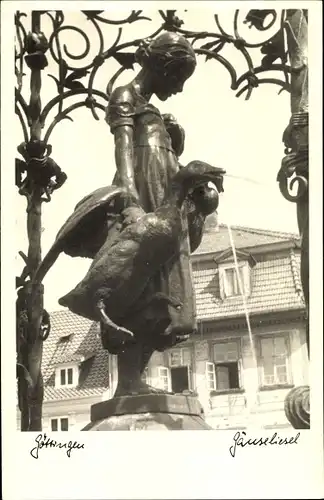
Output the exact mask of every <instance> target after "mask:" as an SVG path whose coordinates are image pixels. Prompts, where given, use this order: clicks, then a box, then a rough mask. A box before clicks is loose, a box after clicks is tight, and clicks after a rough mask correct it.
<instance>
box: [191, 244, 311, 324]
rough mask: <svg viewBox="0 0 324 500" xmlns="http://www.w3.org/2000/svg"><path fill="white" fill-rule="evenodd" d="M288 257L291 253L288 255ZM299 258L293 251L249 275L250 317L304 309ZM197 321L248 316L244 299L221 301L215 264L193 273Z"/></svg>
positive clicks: (235, 298)
mask: <svg viewBox="0 0 324 500" xmlns="http://www.w3.org/2000/svg"><path fill="white" fill-rule="evenodd" d="M287 253H288V252H287ZM299 263H300V255H299V252H298V253H297V252H296V251H294V250H290V253H289V254H288V255H285V256H279V257H276V258H272V259H271V260H261V261H259V262H257V263H256V264H255V266H254V267H253V269H251V271H250V273H251V274H250V276H251V293H250V296H249V297H247V299H246V304H247V309H248V312H249V313H250V314H256V313H271V312H280V311H288V310H293V309H296V310H297V309H302V308H304V307H305V305H304V300H303V295H302V287H301V282H300V277H299V272H298V268H299ZM193 276H194V283H195V290H196V305H197V316H198V319H200V320H203V319H209V320H210V319H215V320H217V319H227V318H231V317H233V318H234V317H239V316H242V315H244V314H245V309H244V304H243V299H242V297H241V296H237V297H229V298H225V299H222V298H221V296H220V281H219V273H218V266H217V264H216V262H214V261H210V263H209V264H208V265H203V266H199V263H198V265H197V266H196V267H195V269H194V270H193Z"/></svg>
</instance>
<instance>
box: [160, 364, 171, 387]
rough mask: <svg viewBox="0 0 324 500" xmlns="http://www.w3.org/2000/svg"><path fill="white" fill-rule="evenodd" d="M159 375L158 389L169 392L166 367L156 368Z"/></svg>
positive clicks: (169, 380)
mask: <svg viewBox="0 0 324 500" xmlns="http://www.w3.org/2000/svg"><path fill="white" fill-rule="evenodd" d="M158 373H159V388H160V389H163V390H164V391H167V392H171V378H170V370H169V368H167V367H166V366H159V367H158Z"/></svg>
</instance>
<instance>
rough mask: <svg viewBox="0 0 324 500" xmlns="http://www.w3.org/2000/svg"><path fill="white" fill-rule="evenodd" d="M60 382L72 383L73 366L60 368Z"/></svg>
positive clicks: (63, 383) (64, 383)
mask: <svg viewBox="0 0 324 500" xmlns="http://www.w3.org/2000/svg"><path fill="white" fill-rule="evenodd" d="M60 383H61V385H73V368H61V370H60Z"/></svg>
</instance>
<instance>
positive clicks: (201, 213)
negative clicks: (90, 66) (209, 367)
mask: <svg viewBox="0 0 324 500" xmlns="http://www.w3.org/2000/svg"><path fill="white" fill-rule="evenodd" d="M135 59H136V61H137V62H138V63H139V64H140V66H141V70H140V72H139V73H138V74H137V76H136V77H135V78H134V79H133V80H132V81H131V82H130V83H129V84H127V85H123V86H120V87H118V88H116V89H115V90H114V91H113V92H112V93H111V95H110V99H109V104H108V107H107V112H106V121H107V123H108V125H109V127H110V131H111V133H112V134H113V135H114V142H115V162H116V170H117V171H116V175H115V177H114V180H113V185H112V186H107V187H106V188H101V189H99V190H97V191H95V192H94V193H92V194H90V195H88V196H86V197H85V198H84V199H83V200H81V202H79V203H78V205H77V206H76V208H75V211H74V213H73V214H72V216H71V217H70V218H69V219H68V220H67V222H66V223H65V224H64V226H63V227H62V229H61V230H60V232H59V233H58V236H57V238H56V241H55V243H54V245H53V246H52V248H51V250H50V251H49V252H48V254H47V256H46V257H45V259H44V261H43V263H42V265H41V267H40V270H39V272H38V274H37V276H36V277H37V279H39V280H41V279H42V278H43V276H44V275H45V273H46V272H47V270H48V269H49V268H50V267H51V265H52V264H53V262H54V261H55V260H56V258H57V256H58V255H59V253H60V252H61V251H64V252H65V253H67V254H68V255H71V256H86V257H91V258H93V259H94V261H93V263H92V266H91V268H90V270H91V269H92V270H93V269H94V267H95V266H96V262H98V261H99V260H100V259H102V256H103V254H104V253H105V252H106V250H107V248H110V247H112V246H113V245H116V244H118V238H119V235H120V234H121V232H122V231H123V229H125V227H127V226H128V225H130V224H133V223H135V222H136V221H137V220H138V219H139V218H140V217H141V216H142V214H144V213H146V214H147V213H152V212H155V211H157V210H159V209H160V207H161V206H162V205H163V203H164V202H165V200H166V197H167V196H168V194H169V193H170V189H171V188H172V186H173V178H176V177H175V176H176V174H177V172H179V169H181V165H180V164H179V160H178V157H179V156H180V155H181V153H182V151H183V147H184V130H183V128H182V127H180V126H179V125H178V124H177V122H176V120H175V119H174V118H173V117H172V116H171V115H161V113H160V112H159V110H158V109H157V108H156V107H155V106H153V105H152V104H150V102H149V101H150V99H151V97H152V96H153V95H156V96H157V97H158V98H159V99H160V100H162V101H165V100H166V99H168V98H169V97H170V96H171V95H173V94H176V93H178V92H181V91H182V89H183V86H184V83H185V82H186V80H187V79H188V78H189V77H190V76H191V75H192V74H193V72H194V70H195V67H196V57H195V53H194V50H193V48H192V46H191V44H190V43H189V42H188V41H187V40H186V39H185V38H184V37H182V36H180V35H179V34H176V33H173V32H165V33H163V34H161V35H160V36H159V37H157V38H156V39H154V40H143V42H142V43H141V45H140V46H139V48H138V49H137V51H136V53H135ZM193 163H194V162H193ZM198 163H199V162H198ZM205 167H206V164H205ZM205 167H204V168H205ZM207 170H208V168H207ZM216 170H217V169H214V174H213V175H214V180H213V182H214V184H215V186H216V188H217V189H213V188H210V187H209V186H208V179H206V180H205V183H204V184H203V183H201V182H200V184H199V186H198V187H197V188H195V186H193V188H192V189H191V190H190V191H189V192H188V193H187V197H186V200H185V202H184V203H183V204H182V207H181V214H180V227H181V230H180V231H179V248H178V249H177V252H176V255H175V256H174V258H172V259H169V260H168V261H167V262H165V263H164V264H163V265H162V266H161V265H159V268H158V269H156V272H154V275H153V276H152V278H151V279H150V280H149V283H148V284H147V286H146V287H145V292H144V293H143V294H142V296H141V300H140V301H139V304H138V307H137V312H136V311H135V310H136V307H135V310H134V309H133V311H132V312H131V311H128V312H127V311H126V310H125V311H124V318H121V323H119V324H121V326H122V329H123V332H122V335H121V336H120V341H119V340H118V338H116V336H115V335H111V325H110V326H109V325H108V324H107V322H106V324H105V322H101V327H102V328H101V330H102V341H103V345H104V347H105V348H107V349H108V350H109V351H110V352H112V353H123V352H124V351H125V348H126V346H125V335H124V334H125V330H127V329H129V330H130V331H132V332H134V338H133V339H132V342H133V343H134V341H135V343H136V342H137V343H140V344H141V345H142V348H141V351H142V355H143V359H142V360H138V363H139V367H140V371H141V370H142V369H143V367H144V366H145V364H146V361H147V359H145V358H147V356H148V357H149V356H150V355H151V354H152V352H153V350H155V349H159V350H163V349H165V348H167V347H170V346H172V345H174V344H175V343H177V342H179V341H182V340H185V339H186V338H188V335H190V334H191V333H193V332H194V331H195V330H196V311H195V300H194V291H193V283H192V272H191V265H190V253H191V252H192V251H194V250H195V249H196V248H197V247H198V245H199V244H200V241H201V237H202V229H203V224H204V220H205V217H206V215H208V214H209V213H211V212H213V211H214V210H215V209H216V208H217V205H218V192H220V191H222V190H223V189H222V174H223V173H224V171H223V170H222V169H218V170H217V175H216V176H215V171H216ZM170 217H172V210H171V209H170ZM134 227H136V226H134ZM138 258H141V256H140V255H139V256H138ZM100 262H102V260H100ZM147 266H154V257H153V258H152V261H150V262H147ZM94 270H95V269H94ZM95 271H96V270H95ZM140 279H141V276H138V280H140ZM87 286H88V285H87ZM72 292H73V291H72ZM72 292H70V293H71V294H72ZM152 297H157V298H159V299H162V300H150V298H152ZM70 299H71V295H70V296H69V294H67V295H66V296H65V297H64V298H63V299H62V301H61V303H62V305H67V306H68V307H69V300H70ZM83 299H84V297H83ZM163 299H166V300H163ZM74 300H76V299H75V296H74ZM70 303H72V302H71V300H70ZM145 304H146V305H147V307H146V306H145ZM121 307H122V304H121ZM70 309H71V310H73V307H70ZM77 309H78V308H77V307H76V310H77ZM134 311H135V312H134ZM105 313H107V314H108V316H109V311H105ZM112 313H113V311H112ZM128 313H129V314H128ZM78 314H82V311H81V312H78ZM103 318H104V316H103ZM112 325H113V324H112ZM115 326H116V325H115ZM166 331H167V333H168V335H167V336H166V335H165V332H166ZM115 333H116V332H115ZM144 346H145V348H144ZM145 352H146V353H147V355H145ZM120 361H121V362H122V360H121V359H120ZM133 361H134V360H133ZM121 364H122V363H121ZM126 371H127V370H126Z"/></svg>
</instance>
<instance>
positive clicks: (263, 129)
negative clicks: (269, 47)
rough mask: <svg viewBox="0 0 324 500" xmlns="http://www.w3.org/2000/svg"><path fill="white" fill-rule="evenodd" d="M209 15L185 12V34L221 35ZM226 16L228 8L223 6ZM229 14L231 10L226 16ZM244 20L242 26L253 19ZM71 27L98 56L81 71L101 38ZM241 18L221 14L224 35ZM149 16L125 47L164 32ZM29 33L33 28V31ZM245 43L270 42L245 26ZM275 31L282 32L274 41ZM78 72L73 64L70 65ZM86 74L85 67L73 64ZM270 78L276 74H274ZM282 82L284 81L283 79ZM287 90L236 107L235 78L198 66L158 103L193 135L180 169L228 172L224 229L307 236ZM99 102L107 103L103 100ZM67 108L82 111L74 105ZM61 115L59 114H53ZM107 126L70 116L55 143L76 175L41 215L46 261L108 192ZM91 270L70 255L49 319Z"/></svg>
mask: <svg viewBox="0 0 324 500" xmlns="http://www.w3.org/2000/svg"><path fill="white" fill-rule="evenodd" d="M210 4H211V5H210V8H208V9H207V8H206V7H204V9H202V8H200V9H198V8H191V9H190V10H188V11H187V12H184V11H178V16H179V17H180V18H181V19H183V20H184V21H185V22H184V25H183V28H185V29H188V30H194V31H214V32H217V27H216V25H215V22H214V18H213V14H214V13H215V12H217V10H216V8H215V7H213V5H214V2H210ZM223 6H224V4H223ZM223 8H224V7H223ZM245 13H246V12H244V11H242V15H241V20H243V19H244V17H245ZM65 14H66V24H72V25H74V26H78V27H79V28H82V29H84V30H85V31H86V33H87V34H88V36H89V38H90V40H91V44H92V48H93V50H91V52H90V54H89V56H88V57H87V59H85V60H82V61H81V65H83V64H85V63H86V62H88V61H90V60H91V59H93V57H94V56H95V55H96V50H97V49H98V36H97V34H96V32H95V30H94V28H93V26H92V25H91V23H90V22H89V21H85V17H84V15H82V14H81V13H80V12H76V11H71V12H65ZM233 14H234V11H233V9H225V10H222V12H221V13H220V20H221V23H222V26H223V27H224V28H225V30H226V31H227V32H228V33H230V34H232V29H233V27H232V25H233ZM105 15H106V16H107V17H109V18H110V19H121V18H123V17H126V16H127V15H129V10H125V9H120V8H119V9H118V12H117V11H116V7H115V10H112V11H109V13H108V12H107V13H106V14H105ZM143 15H146V16H148V17H151V18H152V21H151V22H150V21H139V22H136V23H134V24H130V25H127V26H126V28H125V29H123V33H122V37H121V40H120V43H122V42H125V41H130V40H132V39H134V38H142V37H146V36H149V35H150V34H151V33H153V32H154V31H155V30H156V29H157V28H158V27H159V25H160V24H161V21H160V17H159V15H158V13H157V11H154V10H149V9H147V10H145V11H143ZM42 22H43V25H42V29H43V31H44V32H45V33H49V32H50V19H49V18H48V17H47V16H42ZM27 26H28V24H27ZM239 26H240V29H241V34H242V36H243V37H244V38H246V39H247V40H249V41H251V42H254V41H256V40H258V41H259V40H261V39H262V38H260V36H262V33H261V34H260V33H256V34H255V32H254V31H253V30H249V29H248V28H247V26H246V25H244V24H243V23H242V22H240V23H239ZM275 28H276V26H275V27H274V28H273V32H275ZM103 31H104V33H105V48H108V47H109V46H110V45H111V44H112V43H113V41H114V40H115V38H116V35H117V28H116V27H115V26H111V25H104V27H103ZM61 36H62V45H63V43H66V46H67V49H68V51H69V52H70V53H72V54H74V55H77V54H80V53H82V52H83V51H84V48H85V41H84V39H82V37H81V35H80V34H79V33H76V32H71V31H70V32H68V31H67V30H66V31H64V32H62V35H61ZM251 53H252V54H253V57H254V56H255V60H256V61H257V62H258V64H259V61H260V58H261V57H262V56H261V54H260V52H259V50H255V51H254V52H251ZM222 54H223V55H224V56H226V57H227V58H228V60H229V61H230V62H231V63H232V65H233V66H234V67H235V69H236V71H237V74H238V75H240V74H242V73H243V72H245V71H246V62H245V60H244V58H243V57H242V55H241V54H240V53H239V52H238V51H237V49H235V48H234V47H228V48H227V50H226V51H225V50H224V51H223V52H222ZM48 59H49V66H48V67H47V68H45V70H44V71H43V75H42V80H43V83H42V92H41V95H42V103H43V106H44V105H46V103H47V102H48V101H49V100H50V99H51V98H53V97H54V96H55V95H56V94H57V90H56V86H55V83H54V81H53V80H52V79H51V78H49V77H48V74H52V75H53V76H57V68H56V66H55V64H53V63H52V62H51V60H50V55H49V57H48ZM67 60H68V61H69V62H71V60H69V59H68V58H67ZM72 63H73V64H75V66H78V65H79V66H80V61H72ZM118 68H119V65H118V63H117V62H116V61H115V60H108V61H107V62H106V63H105V64H104V65H103V66H102V67H101V68H100V69H99V71H98V73H97V77H96V80H95V85H94V87H95V88H97V89H100V90H103V91H104V90H105V88H106V85H107V83H108V81H109V79H110V78H111V76H112V75H113V74H114V73H115V72H116V71H117V69H118ZM134 68H135V71H132V70H129V71H126V72H124V74H122V75H121V77H120V78H119V79H118V82H119V84H123V83H127V82H129V81H130V80H131V79H133V78H134V76H135V75H136V72H138V71H139V67H138V66H137V65H135V67H134ZM269 76H271V74H270V73H269ZM276 76H277V77H278V74H277V75H276ZM28 79H29V75H28V73H27V71H26V76H25V77H24V86H23V95H24V97H25V99H26V100H27V101H28V99H29V82H28ZM279 90H280V87H278V86H275V85H269V84H267V85H260V87H259V88H257V89H255V90H254V91H253V93H252V97H251V98H250V100H248V101H246V100H245V99H244V96H241V97H239V98H237V97H236V96H235V91H233V90H231V89H230V77H229V74H228V72H227V70H226V69H225V68H224V67H223V66H222V65H221V64H220V63H218V62H217V61H214V60H211V61H208V62H205V59H204V57H203V56H198V64H197V68H196V71H195V73H194V75H193V76H192V77H191V78H190V79H189V80H188V81H187V82H186V84H185V86H184V91H183V92H182V93H181V94H178V95H176V96H173V97H171V98H170V99H168V100H167V101H166V102H160V101H158V99H157V98H155V97H153V98H152V100H151V102H152V104H154V105H155V106H157V107H158V108H159V109H160V111H161V112H162V113H172V114H173V115H174V116H175V117H176V118H177V120H178V122H179V123H180V124H181V125H182V126H183V127H184V128H185V131H186V143H185V149H184V153H183V155H182V157H181V163H182V164H186V163H188V162H189V161H192V160H202V161H206V162H208V163H211V164H212V165H215V166H218V167H221V168H223V169H225V170H226V173H227V174H228V176H226V177H225V180H224V193H222V194H221V197H220V204H219V208H218V218H219V222H221V223H224V224H230V225H243V226H248V227H255V228H264V229H273V230H278V231H288V232H296V233H297V232H298V228H297V221H296V207H295V205H294V204H293V203H289V202H288V201H286V200H285V199H284V198H283V196H282V195H281V193H280V191H279V188H278V184H277V182H276V176H277V172H278V170H279V168H280V164H281V159H282V157H283V154H284V147H283V144H282V134H283V131H284V129H285V127H286V125H287V123H288V121H289V118H290V98H289V94H288V93H287V92H281V94H280V95H278V91H279ZM98 101H99V102H101V103H104V102H103V100H100V98H98ZM66 102H67V104H66V106H67V105H69V104H71V103H73V102H75V101H74V100H73V99H71V100H70V101H66ZM54 111H55V112H57V109H54ZM55 112H53V113H52V114H51V115H50V116H49V118H48V121H47V123H46V126H45V129H44V133H45V130H46V129H47V127H48V125H49V124H50V122H51V120H52V119H53V118H54V116H55ZM98 115H99V117H100V120H99V121H96V120H94V118H93V117H92V115H91V112H90V110H88V109H86V108H81V109H80V110H76V111H74V112H73V115H71V116H72V117H73V119H74V123H72V122H70V121H68V120H63V121H62V122H61V123H60V124H58V125H57V126H56V127H55V128H54V131H53V133H52V135H51V137H50V140H49V143H50V144H51V145H52V148H53V152H52V158H53V159H54V160H55V161H56V163H57V164H58V165H59V166H60V167H61V168H62V170H63V171H64V172H66V174H67V175H68V180H67V181H66V183H65V184H64V185H63V187H62V188H61V189H59V190H58V191H56V192H54V194H53V197H52V201H51V202H50V203H47V204H45V203H44V204H43V205H42V210H43V216H42V227H43V233H42V255H43V256H45V254H46V252H47V251H48V250H49V248H50V247H51V245H52V243H53V241H54V239H55V236H56V234H57V232H58V230H59V229H60V228H61V226H62V225H63V224H64V222H65V220H66V219H67V218H68V217H69V215H70V214H71V213H72V211H73V210H74V207H75V205H76V203H77V202H78V201H79V200H80V199H81V198H82V197H83V196H85V195H86V194H88V193H90V192H91V191H93V190H95V189H97V188H99V187H102V186H105V185H109V184H110V183H111V182H112V178H113V176H114V172H115V164H114V142H113V136H112V134H111V133H110V131H109V128H108V126H107V124H106V122H105V120H104V113H103V112H102V111H100V110H98ZM14 132H15V136H16V138H17V141H16V142H17V144H19V143H20V142H22V140H23V136H22V132H21V128H20V125H19V122H18V119H16V121H15V128H14ZM16 198H17V199H16V202H15V204H16V230H17V231H16V244H17V258H16V273H20V272H21V270H22V267H23V261H22V259H21V258H20V257H19V256H18V251H19V250H23V251H24V252H25V253H26V252H27V237H26V211H25V208H26V200H25V198H23V197H21V196H19V195H18V194H17V197H16ZM89 265H90V260H87V259H72V258H70V257H67V256H65V255H63V254H62V255H61V256H60V257H59V259H58V261H57V262H56V264H55V265H54V266H53V268H52V269H51V270H50V271H49V273H48V275H47V276H46V277H45V279H44V285H45V307H46V308H47V309H48V310H57V309H60V306H59V305H58V303H57V301H58V299H59V297H61V296H62V295H64V294H65V293H67V292H68V291H69V290H71V289H72V288H73V287H74V286H75V285H76V284H77V283H78V282H79V281H80V280H81V279H82V278H83V277H84V275H85V273H86V271H87V269H88V267H89Z"/></svg>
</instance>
